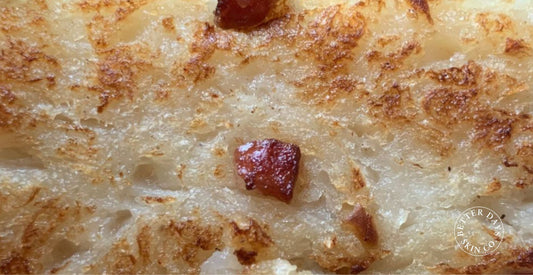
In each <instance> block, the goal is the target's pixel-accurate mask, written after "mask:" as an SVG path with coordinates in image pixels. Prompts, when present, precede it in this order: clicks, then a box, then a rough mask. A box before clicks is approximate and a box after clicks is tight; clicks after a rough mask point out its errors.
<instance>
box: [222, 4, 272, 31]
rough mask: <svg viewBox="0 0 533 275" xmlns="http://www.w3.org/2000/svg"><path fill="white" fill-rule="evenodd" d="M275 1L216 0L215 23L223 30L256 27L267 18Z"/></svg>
mask: <svg viewBox="0 0 533 275" xmlns="http://www.w3.org/2000/svg"><path fill="white" fill-rule="evenodd" d="M275 2H276V0H218V4H217V8H216V10H215V23H216V24H217V25H218V26H219V27H221V28H223V29H245V28H250V27H254V26H257V25H259V24H261V23H263V21H264V20H265V19H266V18H267V15H268V14H269V12H270V10H271V9H272V8H273V7H274V4H275Z"/></svg>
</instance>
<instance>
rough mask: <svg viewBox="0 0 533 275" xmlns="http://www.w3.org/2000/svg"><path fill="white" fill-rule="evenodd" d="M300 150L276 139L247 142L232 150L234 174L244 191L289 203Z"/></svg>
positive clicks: (296, 173)
mask: <svg viewBox="0 0 533 275" xmlns="http://www.w3.org/2000/svg"><path fill="white" fill-rule="evenodd" d="M299 162H300V148H299V147H298V146H296V145H294V144H290V143H284V142H281V141H279V140H276V139H265V140H259V141H252V142H248V143H246V144H244V145H241V146H240V147H239V148H237V150H235V165H236V168H237V173H238V174H239V176H241V177H242V178H243V179H244V181H245V182H246V189H248V190H251V189H255V188H257V189H258V190H259V191H260V192H261V193H263V194H264V195H267V196H272V197H275V198H277V199H279V200H281V201H283V202H286V203H289V202H290V201H291V199H292V193H293V189H294V183H295V181H296V178H297V176H298V164H299Z"/></svg>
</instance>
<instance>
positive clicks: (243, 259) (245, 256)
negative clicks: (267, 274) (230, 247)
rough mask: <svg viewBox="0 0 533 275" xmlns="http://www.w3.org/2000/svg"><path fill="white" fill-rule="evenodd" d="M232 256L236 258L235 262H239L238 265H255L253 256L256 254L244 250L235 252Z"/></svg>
mask: <svg viewBox="0 0 533 275" xmlns="http://www.w3.org/2000/svg"><path fill="white" fill-rule="evenodd" d="M233 254H235V256H237V260H239V263H241V264H242V265H251V264H253V263H255V256H257V252H255V251H247V250H245V249H239V250H236V251H235V252H233Z"/></svg>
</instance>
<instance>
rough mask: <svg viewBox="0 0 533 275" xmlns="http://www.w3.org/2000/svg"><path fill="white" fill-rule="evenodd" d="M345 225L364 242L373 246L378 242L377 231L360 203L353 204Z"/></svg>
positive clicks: (370, 217)
mask: <svg viewBox="0 0 533 275" xmlns="http://www.w3.org/2000/svg"><path fill="white" fill-rule="evenodd" d="M345 223H346V225H348V226H349V228H350V229H351V230H352V231H353V232H354V234H355V236H356V237H357V238H358V239H359V240H360V241H362V242H363V243H364V244H368V245H371V246H374V245H376V244H377V242H378V232H377V231H376V226H375V225H374V221H373V220H372V216H371V215H370V214H368V212H367V211H366V209H365V208H364V207H363V206H362V205H361V204H359V203H358V204H356V205H355V206H354V209H353V212H352V214H351V215H350V216H349V217H348V219H346V220H345Z"/></svg>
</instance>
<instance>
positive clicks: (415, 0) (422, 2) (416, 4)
mask: <svg viewBox="0 0 533 275" xmlns="http://www.w3.org/2000/svg"><path fill="white" fill-rule="evenodd" d="M407 2H408V3H409V4H410V5H411V7H413V9H415V10H416V11H417V12H422V13H424V14H425V15H426V18H427V20H428V21H429V23H433V19H432V18H431V14H430V12H429V5H428V2H427V0H408V1H407Z"/></svg>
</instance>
